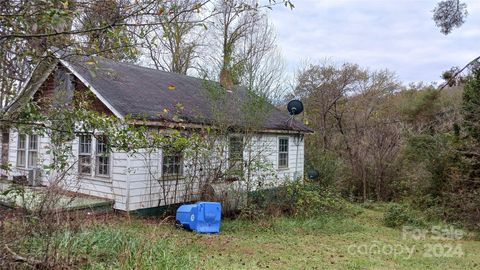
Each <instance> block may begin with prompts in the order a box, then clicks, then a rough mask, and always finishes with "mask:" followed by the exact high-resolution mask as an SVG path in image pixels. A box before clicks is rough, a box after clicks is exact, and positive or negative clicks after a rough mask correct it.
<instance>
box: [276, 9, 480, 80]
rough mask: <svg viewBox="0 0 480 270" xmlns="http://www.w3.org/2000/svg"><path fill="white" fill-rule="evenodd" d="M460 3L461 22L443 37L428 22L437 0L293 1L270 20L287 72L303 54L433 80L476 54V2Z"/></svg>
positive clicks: (479, 40) (479, 46) (479, 17)
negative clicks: (462, 9) (463, 13)
mask: <svg viewBox="0 0 480 270" xmlns="http://www.w3.org/2000/svg"><path fill="white" fill-rule="evenodd" d="M463 1H464V2H465V3H467V5H468V11H469V15H468V17H467V20H466V23H465V24H464V25H463V26H462V27H461V28H459V29H456V30H454V32H453V33H451V34H450V35H448V36H445V35H443V34H441V33H440V31H439V30H438V28H437V27H436V26H435V23H434V22H433V21H432V12H431V11H432V9H433V8H434V7H435V3H436V2H438V0H294V1H293V2H294V4H295V8H294V9H293V10H290V9H287V8H282V7H276V8H275V9H274V10H273V11H272V12H271V20H272V22H273V24H274V25H275V28H276V30H277V33H278V42H279V44H280V47H281V51H282V54H283V57H284V58H285V60H286V62H287V64H288V70H289V72H290V73H293V71H294V70H295V69H296V67H298V65H300V63H301V62H302V60H305V59H306V58H309V59H310V60H322V59H325V58H329V59H331V60H332V61H334V62H338V63H342V62H353V63H358V64H360V65H361V66H365V67H369V68H371V69H384V68H388V69H389V70H392V71H395V72H396V73H397V75H398V78H399V79H400V80H402V81H404V82H418V81H424V82H432V81H439V80H440V79H439V76H440V74H441V73H442V71H444V70H447V69H449V68H450V67H452V66H463V65H465V64H466V63H467V62H469V61H470V60H472V59H473V58H475V57H476V56H478V55H480V0H463Z"/></svg>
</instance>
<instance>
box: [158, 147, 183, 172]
mask: <svg viewBox="0 0 480 270" xmlns="http://www.w3.org/2000/svg"><path fill="white" fill-rule="evenodd" d="M162 161H163V162H162V174H163V177H164V178H178V177H182V176H183V156H182V153H165V152H164V155H163V160H162Z"/></svg>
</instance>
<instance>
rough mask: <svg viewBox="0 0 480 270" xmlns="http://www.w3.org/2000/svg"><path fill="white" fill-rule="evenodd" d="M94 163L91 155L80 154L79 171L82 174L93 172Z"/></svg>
mask: <svg viewBox="0 0 480 270" xmlns="http://www.w3.org/2000/svg"><path fill="white" fill-rule="evenodd" d="M91 168H92V164H91V157H90V156H80V157H79V160H78V171H79V173H82V174H90V173H91V172H92V169H91Z"/></svg>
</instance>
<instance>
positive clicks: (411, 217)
mask: <svg viewBox="0 0 480 270" xmlns="http://www.w3.org/2000/svg"><path fill="white" fill-rule="evenodd" d="M415 215H418V214H417V213H415V212H414V211H413V210H411V209H410V208H409V207H408V206H406V205H404V204H398V203H391V204H389V205H388V207H387V210H386V211H385V214H384V216H383V223H384V224H385V226H387V227H391V228H398V227H400V226H403V225H412V226H420V227H423V226H425V221H424V220H423V219H422V218H418V217H415Z"/></svg>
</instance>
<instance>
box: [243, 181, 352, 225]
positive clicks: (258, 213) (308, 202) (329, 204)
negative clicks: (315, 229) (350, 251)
mask: <svg viewBox="0 0 480 270" xmlns="http://www.w3.org/2000/svg"><path fill="white" fill-rule="evenodd" d="M352 210H353V208H352V206H351V205H350V204H349V203H347V202H346V201H345V200H344V199H343V198H342V197H341V196H340V195H339V194H338V193H337V192H336V191H335V190H334V189H332V188H331V187H325V186H324V185H322V184H319V183H317V182H305V181H287V182H286V183H285V184H284V185H283V186H281V187H277V188H274V189H266V190H259V191H256V192H253V193H251V194H250V197H249V204H248V206H247V207H245V208H244V209H242V211H241V214H240V215H241V216H242V217H245V218H250V219H263V218H265V217H267V216H280V215H294V216H315V215H319V214H323V213H327V212H340V211H343V212H346V213H349V212H352Z"/></svg>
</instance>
